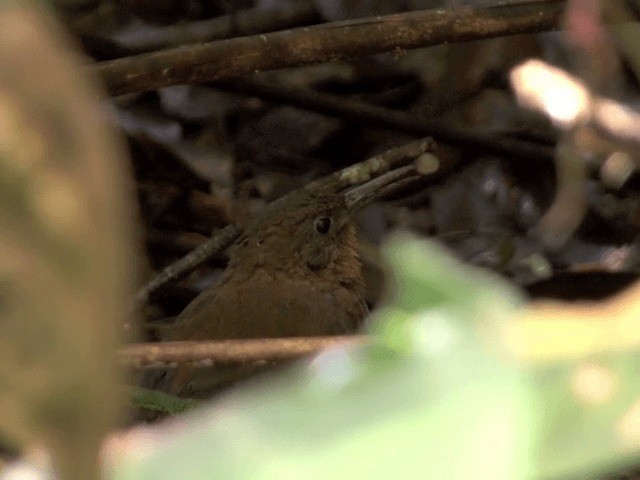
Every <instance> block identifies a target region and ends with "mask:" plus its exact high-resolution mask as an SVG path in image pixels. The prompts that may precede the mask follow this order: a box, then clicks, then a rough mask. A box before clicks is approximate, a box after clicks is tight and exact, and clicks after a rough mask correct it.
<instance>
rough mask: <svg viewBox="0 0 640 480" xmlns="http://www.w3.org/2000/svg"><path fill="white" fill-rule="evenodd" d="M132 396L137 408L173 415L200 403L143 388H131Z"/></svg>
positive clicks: (133, 403)
mask: <svg viewBox="0 0 640 480" xmlns="http://www.w3.org/2000/svg"><path fill="white" fill-rule="evenodd" d="M130 396H131V403H132V405H133V406H134V407H136V408H142V409H145V410H150V411H154V412H163V413H172V414H176V413H182V412H184V411H186V410H188V409H189V408H193V407H194V406H196V405H197V404H198V403H199V402H197V401H196V400H193V399H189V398H180V397H174V396H173V395H167V394H166V393H162V392H160V391H158V390H149V389H147V388H141V387H136V388H131V390H130Z"/></svg>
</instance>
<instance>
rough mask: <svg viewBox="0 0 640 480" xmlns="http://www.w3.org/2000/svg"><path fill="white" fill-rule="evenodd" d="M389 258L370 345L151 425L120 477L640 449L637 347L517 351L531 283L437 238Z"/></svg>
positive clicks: (349, 468)
mask: <svg viewBox="0 0 640 480" xmlns="http://www.w3.org/2000/svg"><path fill="white" fill-rule="evenodd" d="M387 258H388V259H389V262H390V264H391V265H392V267H393V272H394V280H393V283H392V286H391V293H390V300H391V301H390V303H389V304H388V305H387V306H386V307H384V308H382V309H381V310H379V311H378V312H377V314H376V315H375V318H374V319H373V323H372V327H371V334H372V336H371V338H372V340H371V342H370V343H369V344H367V345H364V346H360V347H357V348H352V349H350V350H346V349H334V350H331V351H326V352H324V353H323V354H321V355H320V356H318V357H317V358H315V359H314V360H313V361H312V362H311V364H308V365H306V366H298V367H297V368H295V369H292V371H291V372H289V375H288V376H285V377H283V376H279V377H275V378H273V379H271V378H270V379H265V380H264V381H263V382H260V383H259V384H257V385H254V386H252V387H251V388H244V389H241V390H238V391H236V392H234V393H232V394H230V395H228V396H226V397H225V398H223V399H222V400H221V401H218V402H216V403H215V404H213V405H212V406H210V407H208V408H207V409H204V410H201V411H194V412H192V413H190V414H189V415H186V416H184V417H182V418H183V420H182V422H179V423H178V424H172V425H171V426H169V427H158V428H156V429H153V430H152V433H151V434H150V435H149V436H148V437H144V436H143V437H140V438H138V440H139V441H141V445H144V447H145V449H146V451H147V452H150V453H149V455H148V456H145V457H144V458H141V457H139V456H138V457H136V455H135V453H132V454H131V455H130V456H126V457H121V458H118V459H115V461H114V464H113V467H114V472H115V473H114V474H113V478H115V479H118V480H130V479H138V480H145V479H154V480H158V479H159V480H162V479H170V478H189V479H205V478H206V479H208V478H224V479H235V478H252V479H254V478H255V479H282V478H305V479H307V478H310V479H314V478H318V479H320V478H344V479H347V478H348V479H352V478H367V479H388V478H393V477H399V478H430V479H431V478H434V479H435V478H438V479H439V478H447V479H465V480H466V479H468V478H474V479H492V480H495V479H510V480H513V479H530V478H540V479H547V478H557V477H563V478H585V477H588V476H592V475H594V474H596V473H602V472H604V471H605V470H607V469H609V470H611V469H613V468H618V467H622V466H627V465H628V464H629V463H630V462H631V461H633V460H634V459H637V458H638V457H637V455H634V453H636V452H637V451H638V445H639V444H640V442H639V441H638V440H639V439H640V402H638V399H639V398H640V396H639V395H638V393H639V390H640V385H638V383H639V382H638V381H637V378H638V371H637V370H638V367H637V365H638V358H637V353H635V352H628V353H620V352H607V353H606V354H604V355H603V354H599V355H596V354H595V353H594V354H593V355H590V356H588V357H585V358H579V357H573V359H572V360H567V359H564V360H562V361H557V362H551V361H549V360H548V358H545V359H533V360H529V361H526V362H525V360H524V359H516V358H515V357H514V355H513V353H510V352H512V351H514V349H511V348H510V346H509V345H507V344H506V342H508V341H509V336H508V335H507V333H506V332H507V331H508V330H509V329H508V328H507V327H510V328H511V327H513V326H514V323H516V322H518V321H519V317H520V315H521V313H522V312H524V311H525V307H527V306H526V305H524V302H523V299H522V297H521V295H520V293H519V292H517V291H515V290H514V289H513V288H511V287H510V286H509V285H507V284H506V283H505V282H503V281H502V280H500V279H499V278H498V277H496V276H494V275H493V274H491V273H488V272H485V271H482V270H479V269H475V268H471V267H469V266H466V265H464V264H462V263H460V262H458V261H457V260H455V259H453V258H452V257H451V256H449V254H448V253H447V252H446V251H445V250H444V249H443V248H442V247H440V246H439V245H438V244H436V243H434V242H425V241H417V240H413V239H407V238H397V239H396V240H394V241H393V242H392V243H391V244H390V245H389V246H388V248H387ZM527 308H528V307H527ZM509 331H510V330H509ZM566 341H567V342H571V338H566ZM543 360H544V361H543ZM268 380H271V381H270V382H269V381H268ZM130 446H131V445H130Z"/></svg>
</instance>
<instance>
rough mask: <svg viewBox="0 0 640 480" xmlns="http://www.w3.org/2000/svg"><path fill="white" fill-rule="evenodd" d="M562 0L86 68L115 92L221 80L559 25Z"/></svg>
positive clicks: (320, 30)
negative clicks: (263, 71) (264, 71)
mask: <svg viewBox="0 0 640 480" xmlns="http://www.w3.org/2000/svg"><path fill="white" fill-rule="evenodd" d="M563 6H564V0H555V1H554V0H550V1H548V2H544V3H542V2H529V3H523V4H519V5H504V6H497V7H490V8H479V9H471V8H459V9H452V10H449V11H442V10H433V11H421V12H409V13H403V14H397V15H388V16H383V17H372V18H366V19H360V20H352V21H347V22H334V23H327V24H323V25H318V26H313V27H308V28H298V29H294V30H286V31H280V32H275V33H270V34H264V35H254V36H250V37H240V38H233V39H230V40H221V41H215V42H210V43H207V44H204V45H197V46H190V47H179V48H175V49H171V50H164V51H159V52H154V53H147V54H142V55H137V56H134V57H129V58H121V59H117V60H111V61H107V62H101V63H98V64H95V65H93V66H90V67H88V69H89V70H90V71H91V73H93V74H95V75H97V76H99V77H101V78H102V79H103V81H104V82H105V85H106V87H107V89H108V91H109V92H110V93H111V94H112V95H122V94H126V93H134V92H141V91H146V90H153V89H157V88H161V87H166V86H169V85H179V84H192V83H202V82H209V81H215V80H223V79H229V78H234V77H238V76H241V75H246V74H250V73H255V72H258V71H262V70H273V69H278V68H286V67H294V66H300V65H307V64H311V63H318V62H326V61H328V60H338V59H346V58H355V57H360V56H363V55H370V54H374V53H383V52H391V51H394V50H399V49H412V48H419V47H426V46H431V45H437V44H441V43H447V42H448V43H455V42H466V41H469V40H478V39H484V38H494V37H497V36H503V35H515V34H522V33H536V32H541V31H545V30H551V29H554V28H556V26H557V24H558V20H559V19H560V16H561V14H562V10H563Z"/></svg>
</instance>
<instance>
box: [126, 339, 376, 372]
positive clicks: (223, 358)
mask: <svg viewBox="0 0 640 480" xmlns="http://www.w3.org/2000/svg"><path fill="white" fill-rule="evenodd" d="M365 338H366V336H364V335H343V336H327V337H291V338H264V339H251V340H215V341H199V342H196V341H187V342H160V343H137V344H131V345H127V346H125V347H123V348H122V349H120V351H119V353H118V357H119V361H120V363H121V364H123V365H125V366H127V367H131V368H136V369H144V368H160V367H165V368H166V367H175V366H177V365H179V364H184V363H191V364H195V365H199V366H211V365H213V364H221V363H224V364H229V363H246V362H256V361H276V360H288V359H291V358H296V357H301V356H304V355H310V354H312V353H316V352H318V351H319V350H322V349H324V348H328V347H335V346H339V345H356V344H359V343H362V342H364V340H365Z"/></svg>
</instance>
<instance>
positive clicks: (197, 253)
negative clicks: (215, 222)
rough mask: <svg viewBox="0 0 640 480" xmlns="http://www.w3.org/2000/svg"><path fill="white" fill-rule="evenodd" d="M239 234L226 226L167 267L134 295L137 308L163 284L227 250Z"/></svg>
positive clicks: (233, 225)
mask: <svg viewBox="0 0 640 480" xmlns="http://www.w3.org/2000/svg"><path fill="white" fill-rule="evenodd" d="M240 233H241V230H240V227H238V226H237V225H235V224H231V225H227V226H226V227H225V228H223V229H222V230H220V232H218V234H217V235H216V236H215V237H213V238H211V239H209V240H207V241H206V242H204V243H203V244H202V245H200V246H199V247H198V248H196V249H195V250H193V251H192V252H190V253H188V254H187V255H185V256H184V257H182V258H181V259H179V260H177V261H175V262H173V263H172V264H170V265H167V266H166V267H165V268H164V269H163V270H162V271H161V272H160V273H159V274H158V275H157V276H155V277H154V278H153V279H152V280H151V281H150V282H149V283H147V284H146V285H145V286H144V287H142V288H141V289H140V290H138V293H136V303H137V304H138V306H142V305H144V304H145V303H147V301H148V300H149V295H150V294H151V293H152V292H154V291H155V290H157V289H158V288H160V287H161V286H163V285H164V284H166V283H168V282H170V281H171V280H175V279H176V278H179V277H180V276H182V275H184V274H185V273H187V272H190V271H191V270H193V269H194V268H196V267H197V266H199V265H200V264H202V263H203V262H205V261H207V259H209V258H211V257H212V256H213V255H215V254H216V253H218V252H220V251H222V250H224V249H225V248H227V247H228V246H229V245H231V244H232V243H233V241H234V240H235V239H236V238H238V236H239V235H240Z"/></svg>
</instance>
